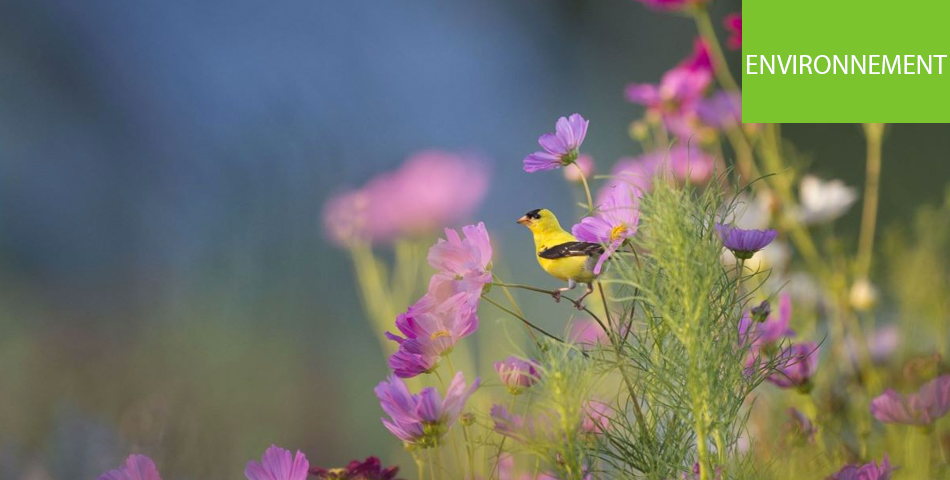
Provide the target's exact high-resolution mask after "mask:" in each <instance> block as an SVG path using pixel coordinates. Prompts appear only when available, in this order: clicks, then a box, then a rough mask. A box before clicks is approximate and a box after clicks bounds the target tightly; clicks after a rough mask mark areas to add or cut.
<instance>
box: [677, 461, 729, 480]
mask: <svg viewBox="0 0 950 480" xmlns="http://www.w3.org/2000/svg"><path fill="white" fill-rule="evenodd" d="M715 475H716V476H715V477H713V480H722V467H717V468H716V471H715ZM681 478H682V479H683V480H699V479H700V472H699V463H698V462H697V463H694V464H693V470H692V471H690V472H686V473H684V474H683V475H682V477H681Z"/></svg>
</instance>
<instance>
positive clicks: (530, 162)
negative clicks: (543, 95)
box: [524, 113, 590, 173]
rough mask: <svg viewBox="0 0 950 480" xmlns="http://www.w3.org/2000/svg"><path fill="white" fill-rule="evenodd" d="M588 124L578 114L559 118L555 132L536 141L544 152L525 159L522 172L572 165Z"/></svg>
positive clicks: (535, 153)
mask: <svg viewBox="0 0 950 480" xmlns="http://www.w3.org/2000/svg"><path fill="white" fill-rule="evenodd" d="M589 123H590V122H588V121H587V120H585V119H584V117H582V116H580V114H578V113H575V114H573V115H571V116H570V117H566V118H565V117H561V118H559V119H558V121H557V124H556V125H555V132H554V133H545V134H544V135H541V138H539V139H538V143H539V144H540V145H541V148H543V149H544V150H543V151H538V152H534V153H532V154H531V155H528V156H527V157H525V159H524V171H526V172H528V173H534V172H540V171H542V170H553V169H555V168H560V167H563V166H567V165H570V164H571V163H574V161H575V160H577V156H578V153H579V149H580V147H581V144H582V143H584V137H586V136H587V125H588V124H589Z"/></svg>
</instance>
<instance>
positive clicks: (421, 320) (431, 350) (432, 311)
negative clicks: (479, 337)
mask: <svg viewBox="0 0 950 480" xmlns="http://www.w3.org/2000/svg"><path fill="white" fill-rule="evenodd" d="M396 328H398V329H399V331H400V333H402V334H403V335H404V337H403V336H399V335H396V334H393V333H390V332H386V334H385V335H386V338H388V339H390V340H392V341H394V342H396V343H398V344H399V349H398V350H397V351H396V353H394V354H393V355H392V356H391V357H390V358H389V367H390V368H391V369H392V370H393V373H395V374H396V376H399V377H402V378H411V377H415V376H416V375H420V374H422V373H427V372H430V371H432V370H433V369H434V368H435V367H436V365H437V363H438V360H439V358H440V357H443V356H445V355H448V354H449V353H451V352H452V349H453V348H454V347H455V344H456V343H457V342H458V341H459V340H461V339H462V338H465V337H467V336H469V335H471V334H472V333H474V332H475V330H477V329H478V316H477V315H476V314H475V309H474V308H473V306H472V305H471V303H469V301H468V299H467V297H466V294H464V293H460V294H456V295H454V296H452V297H450V298H449V299H447V300H446V301H444V302H443V303H441V304H438V305H437V304H435V303H434V302H432V300H431V298H427V297H423V298H422V299H421V300H420V301H419V302H418V303H416V304H415V305H413V306H411V307H409V309H408V310H407V311H406V313H402V314H400V315H399V316H397V317H396Z"/></svg>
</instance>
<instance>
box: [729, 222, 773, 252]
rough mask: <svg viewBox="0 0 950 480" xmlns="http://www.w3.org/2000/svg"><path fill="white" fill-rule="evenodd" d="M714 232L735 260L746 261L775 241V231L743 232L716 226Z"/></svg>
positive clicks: (733, 228) (730, 227)
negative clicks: (717, 233)
mask: <svg viewBox="0 0 950 480" xmlns="http://www.w3.org/2000/svg"><path fill="white" fill-rule="evenodd" d="M716 231H717V232H719V238H721V239H722V244H723V245H724V246H725V247H726V248H728V249H729V250H731V251H732V254H733V255H735V256H736V258H739V259H743V260H748V259H750V258H752V255H754V254H755V252H758V251H759V250H762V249H763V248H765V247H766V246H767V245H768V244H770V243H772V240H775V237H776V236H778V232H776V231H775V230H744V229H741V228H736V227H733V226H731V225H722V224H716Z"/></svg>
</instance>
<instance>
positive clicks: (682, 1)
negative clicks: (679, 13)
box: [638, 0, 708, 10]
mask: <svg viewBox="0 0 950 480" xmlns="http://www.w3.org/2000/svg"><path fill="white" fill-rule="evenodd" d="M638 1H639V2H640V3H642V4H644V5H646V6H648V7H650V8H654V9H656V10H685V9H688V8H691V7H693V6H695V5H701V4H703V3H706V2H707V1H708V0H638Z"/></svg>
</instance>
